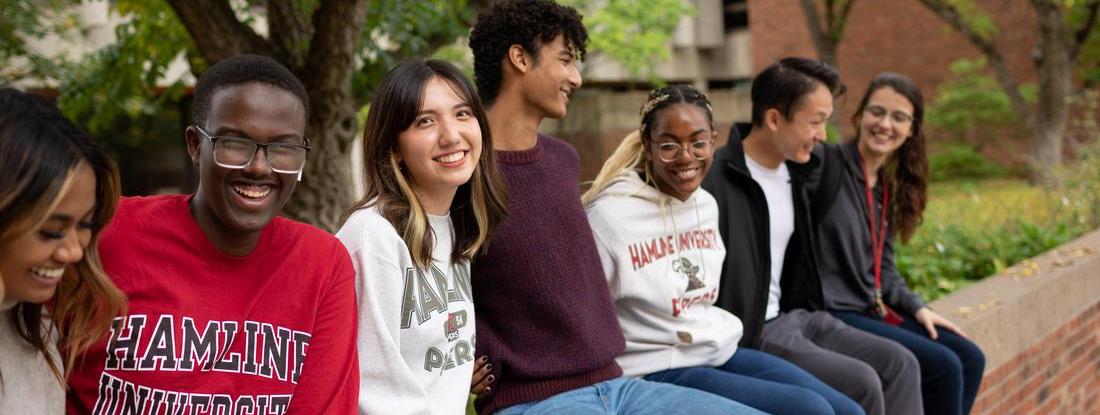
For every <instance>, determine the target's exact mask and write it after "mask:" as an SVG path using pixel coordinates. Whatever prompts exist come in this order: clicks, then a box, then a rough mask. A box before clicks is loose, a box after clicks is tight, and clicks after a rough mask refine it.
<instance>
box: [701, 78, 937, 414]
mask: <svg viewBox="0 0 1100 415" xmlns="http://www.w3.org/2000/svg"><path fill="white" fill-rule="evenodd" d="M843 92H844V86H843V84H842V83H841V81H840V75H839V74H837V73H836V71H835V70H833V69H832V68H831V67H829V66H828V65H826V64H824V63H822V62H819V61H814V60H810V59H805V58H785V59H782V60H780V61H778V62H776V63H774V64H772V65H771V66H769V67H767V68H766V69H764V70H763V71H762V72H761V73H760V74H759V75H757V77H756V79H754V80H753V84H752V92H751V97H752V124H751V125H746V124H738V125H735V126H734V128H733V129H731V131H730V139H729V144H727V145H726V146H725V147H723V148H721V149H719V150H718V151H717V152H716V153H715V156H714V168H713V169H711V171H710V173H709V174H708V175H707V177H706V179H705V180H704V181H703V188H705V189H706V190H707V191H709V192H710V193H711V194H712V195H714V198H715V199H716V200H717V201H718V207H719V209H720V216H719V231H720V232H721V234H722V240H723V242H725V245H726V252H727V254H726V261H725V264H724V265H723V267H722V283H721V285H720V287H721V288H720V291H719V295H718V305H719V306H721V307H722V308H724V309H726V310H729V311H730V312H732V313H734V314H735V315H737V316H738V317H739V318H741V320H742V322H743V323H744V326H745V335H744V337H743V338H742V339H741V345H742V346H746V347H752V348H757V349H760V350H763V351H765V352H769V353H772V354H775V355H778V356H781V357H783V358H785V359H787V360H790V361H791V362H792V363H794V364H796V365H798V366H801V367H802V368H804V369H806V370H807V371H809V372H810V373H813V374H814V375H815V376H817V377H818V378H819V379H821V380H822V381H824V382H825V383H827V384H829V385H830V386H832V387H834V388H836V389H837V390H838V391H840V392H842V393H844V394H845V395H848V396H849V397H851V398H852V399H855V400H856V401H857V402H859V403H860V405H861V406H863V408H864V410H865V411H866V412H867V413H868V414H869V415H881V414H884V413H890V414H920V413H922V412H923V408H922V404H921V396H920V369H919V365H918V363H917V360H916V358H915V357H914V356H913V354H912V353H911V352H909V351H908V350H906V349H905V348H904V347H902V346H901V345H899V344H897V343H895V342H893V341H891V340H888V339H884V338H882V337H878V336H875V335H873V334H870V333H867V332H864V331H861V330H858V329H855V328H853V327H849V326H847V325H845V324H844V323H843V322H841V321H840V320H837V319H836V318H833V317H832V316H831V315H830V314H828V313H826V312H824V311H819V310H821V308H822V304H823V301H824V300H823V299H822V291H821V278H820V276H819V275H818V272H817V265H816V257H815V252H814V248H813V238H812V231H813V227H812V226H811V215H810V207H809V204H810V203H809V192H808V190H812V187H813V186H814V185H815V181H816V176H817V175H819V174H820V173H819V172H818V170H819V169H818V165H819V164H820V163H821V161H820V157H821V156H822V155H824V152H823V151H822V150H821V149H820V148H817V149H815V147H820V146H817V143H820V142H823V141H824V140H825V126H826V124H827V123H828V120H829V117H830V116H831V115H832V112H833V101H834V99H835V98H836V97H837V96H839V95H841V94H843Z"/></svg>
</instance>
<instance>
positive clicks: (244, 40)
mask: <svg viewBox="0 0 1100 415" xmlns="http://www.w3.org/2000/svg"><path fill="white" fill-rule="evenodd" d="M168 4H169V5H170V6H171V7H172V10H173V11H175V12H176V16H178V17H179V19H180V22H181V23H183V26H184V27H186V28H187V32H188V33H190V34H191V38H192V39H194V41H195V47H196V48H198V50H199V53H200V54H201V55H202V58H203V60H205V61H206V63H207V64H214V63H215V62H217V61H220V60H222V59H225V58H228V57H230V56H233V55H238V54H241V53H260V54H270V53H271V45H270V44H268V43H267V41H266V40H264V38H262V37H260V35H257V34H256V32H254V31H252V28H250V27H248V26H246V25H245V24H244V23H241V21H240V20H237V15H236V14H235V13H233V9H232V8H231V7H229V2H228V0H168Z"/></svg>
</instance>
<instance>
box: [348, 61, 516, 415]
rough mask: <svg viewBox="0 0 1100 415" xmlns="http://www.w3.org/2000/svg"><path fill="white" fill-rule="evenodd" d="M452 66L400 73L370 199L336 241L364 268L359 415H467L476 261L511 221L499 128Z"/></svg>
mask: <svg viewBox="0 0 1100 415" xmlns="http://www.w3.org/2000/svg"><path fill="white" fill-rule="evenodd" d="M473 91H474V89H473V87H472V86H471V84H470V82H469V81H468V80H467V79H466V77H465V76H464V75H462V73H461V72H460V71H459V70H458V69H457V68H455V67H454V66H452V65H451V64H448V63H446V62H442V61H437V60H419V61H412V62H406V63H403V64H401V65H398V66H396V67H394V68H393V69H391V70H390V72H389V73H388V74H386V77H385V78H384V79H383V80H382V82H381V83H380V84H379V85H378V88H377V89H376V90H375V92H374V96H373V97H372V99H371V106H370V108H371V110H370V114H369V115H368V116H367V122H366V126H365V127H364V132H363V164H364V170H365V172H364V185H365V186H364V187H365V194H364V196H363V198H362V199H361V200H360V201H359V202H358V203H356V205H355V206H354V207H353V208H352V209H351V213H350V216H349V217H348V219H347V221H346V223H344V226H343V227H342V228H341V229H340V231H339V232H338V233H337V234H336V236H337V237H338V238H339V239H340V240H341V241H342V242H343V243H344V245H345V246H346V247H347V249H348V251H349V253H350V254H351V257H352V261H353V263H354V265H355V273H356V281H355V283H356V284H355V286H356V290H357V300H358V303H359V327H358V348H359V374H360V387H359V413H361V414H364V413H369V414H461V413H463V412H464V411H465V409H466V401H467V398H468V396H469V392H470V383H471V376H472V374H473V370H474V367H475V357H474V306H473V301H472V298H471V290H470V265H469V261H470V260H471V259H472V258H473V257H474V256H475V255H477V254H479V253H480V252H483V251H484V250H485V249H486V248H487V246H488V241H489V239H490V238H491V236H492V234H493V232H494V231H495V230H496V228H497V226H498V225H499V224H500V223H501V222H502V221H503V220H504V217H505V216H506V213H505V207H506V204H505V200H506V195H505V188H504V185H503V180H502V179H501V175H500V173H499V172H498V171H497V170H496V168H495V164H494V163H493V159H492V157H493V153H492V141H491V138H490V136H489V129H488V126H489V123H488V121H487V120H486V118H485V112H484V111H483V109H482V105H481V102H480V101H479V100H478V97H477V95H476V94H475V93H474V92H473Z"/></svg>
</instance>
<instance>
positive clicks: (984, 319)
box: [931, 230, 1100, 375]
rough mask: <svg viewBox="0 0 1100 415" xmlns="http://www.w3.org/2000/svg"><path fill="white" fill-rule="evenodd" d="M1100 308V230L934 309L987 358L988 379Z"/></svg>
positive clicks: (948, 298) (945, 299)
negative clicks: (1099, 305) (1098, 306)
mask: <svg viewBox="0 0 1100 415" xmlns="http://www.w3.org/2000/svg"><path fill="white" fill-rule="evenodd" d="M1098 303H1100V230H1097V231H1093V232H1090V233H1088V234H1085V235H1084V236H1081V237H1079V238H1077V239H1075V240H1073V241H1071V242H1069V243H1067V244H1064V245H1062V246H1059V247H1058V248H1056V249H1054V250H1051V251H1049V252H1047V253H1044V254H1042V255H1040V256H1038V257H1035V258H1032V259H1030V260H1026V261H1023V262H1021V263H1020V264H1017V265H1015V266H1013V267H1011V268H1009V269H1006V270H1005V271H1004V272H1002V273H1000V274H997V275H994V276H990V277H988V278H985V279H983V280H981V281H979V282H977V283H975V284H973V285H971V286H968V287H966V288H963V289H961V290H959V291H956V292H954V293H951V294H950V295H948V296H945V297H943V298H941V299H939V300H937V301H935V302H933V303H932V304H931V307H932V308H933V309H935V310H936V311H937V312H939V313H940V314H942V315H943V316H945V317H947V318H949V319H951V320H952V321H954V322H955V323H957V324H958V325H959V326H960V327H961V328H962V329H963V330H964V331H965V332H966V333H967V334H968V335H969V337H970V339H971V340H973V341H974V342H975V343H977V344H978V345H979V346H980V347H981V348H982V351H984V352H985V355H986V366H985V368H986V375H989V374H990V373H991V372H992V371H995V370H997V369H998V368H999V367H1001V366H1002V365H1004V364H1005V363H1007V362H1009V361H1010V360H1012V359H1013V358H1014V357H1016V356H1017V355H1020V354H1021V353H1023V352H1025V351H1026V350H1028V348H1029V347H1031V346H1032V345H1033V344H1036V343H1038V342H1039V341H1040V340H1042V339H1043V338H1045V337H1046V336H1048V335H1049V334H1052V333H1053V332H1054V331H1055V330H1056V329H1058V328H1059V327H1061V326H1062V325H1063V324H1065V323H1067V322H1069V321H1070V320H1072V319H1074V317H1075V316H1077V315H1079V314H1081V313H1083V312H1085V311H1086V310H1088V309H1089V308H1090V307H1091V306H1093V305H1096V304H1098Z"/></svg>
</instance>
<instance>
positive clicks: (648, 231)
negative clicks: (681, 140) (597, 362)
mask: <svg viewBox="0 0 1100 415" xmlns="http://www.w3.org/2000/svg"><path fill="white" fill-rule="evenodd" d="M586 211H587V213H588V222H589V223H590V224H591V226H592V233H593V234H594V235H595V237H596V246H597V248H598V250H599V253H600V260H601V262H602V263H603V269H604V274H605V275H606V276H607V281H608V284H609V285H610V287H611V296H612V298H614V301H615V311H616V313H617V314H618V316H619V324H620V325H621V326H622V329H623V335H624V336H625V337H626V351H624V352H623V354H622V355H621V356H619V357H618V358H617V359H616V361H617V362H618V363H619V366H622V368H623V373H624V374H626V375H628V376H644V375H648V374H650V373H654V372H659V371H662V370H668V369H677V368H683V367H693V366H718V365H722V364H724V363H726V361H728V360H729V359H730V357H732V356H733V353H734V352H735V351H737V342H738V341H739V340H740V339H741V332H742V330H743V328H742V325H741V320H739V319H738V318H737V317H736V316H734V315H733V314H730V313H729V312H727V311H726V310H723V309H721V308H718V307H715V306H714V302H715V300H716V299H717V296H718V283H719V280H720V278H721V272H722V261H723V260H724V259H725V257H726V248H725V245H723V244H722V238H721V236H720V235H719V234H718V204H717V202H715V201H714V197H713V196H711V195H710V193H707V192H706V191H705V190H703V189H702V188H700V189H699V190H696V191H695V193H693V194H692V195H691V197H689V198H688V200H687V201H684V202H681V201H680V200H678V199H676V198H673V197H671V196H668V195H666V194H664V193H663V192H661V191H660V190H658V189H656V188H654V187H652V186H650V185H647V184H646V183H645V182H644V181H642V179H641V178H640V177H639V176H638V173H637V172H634V171H628V172H624V173H623V174H621V175H619V176H618V177H616V178H615V179H614V180H613V181H612V183H611V184H610V185H609V186H608V187H607V188H605V189H604V190H603V191H602V192H600V193H599V194H598V195H597V196H596V199H595V201H593V202H592V204H591V205H589V206H588V207H587V208H586Z"/></svg>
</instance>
